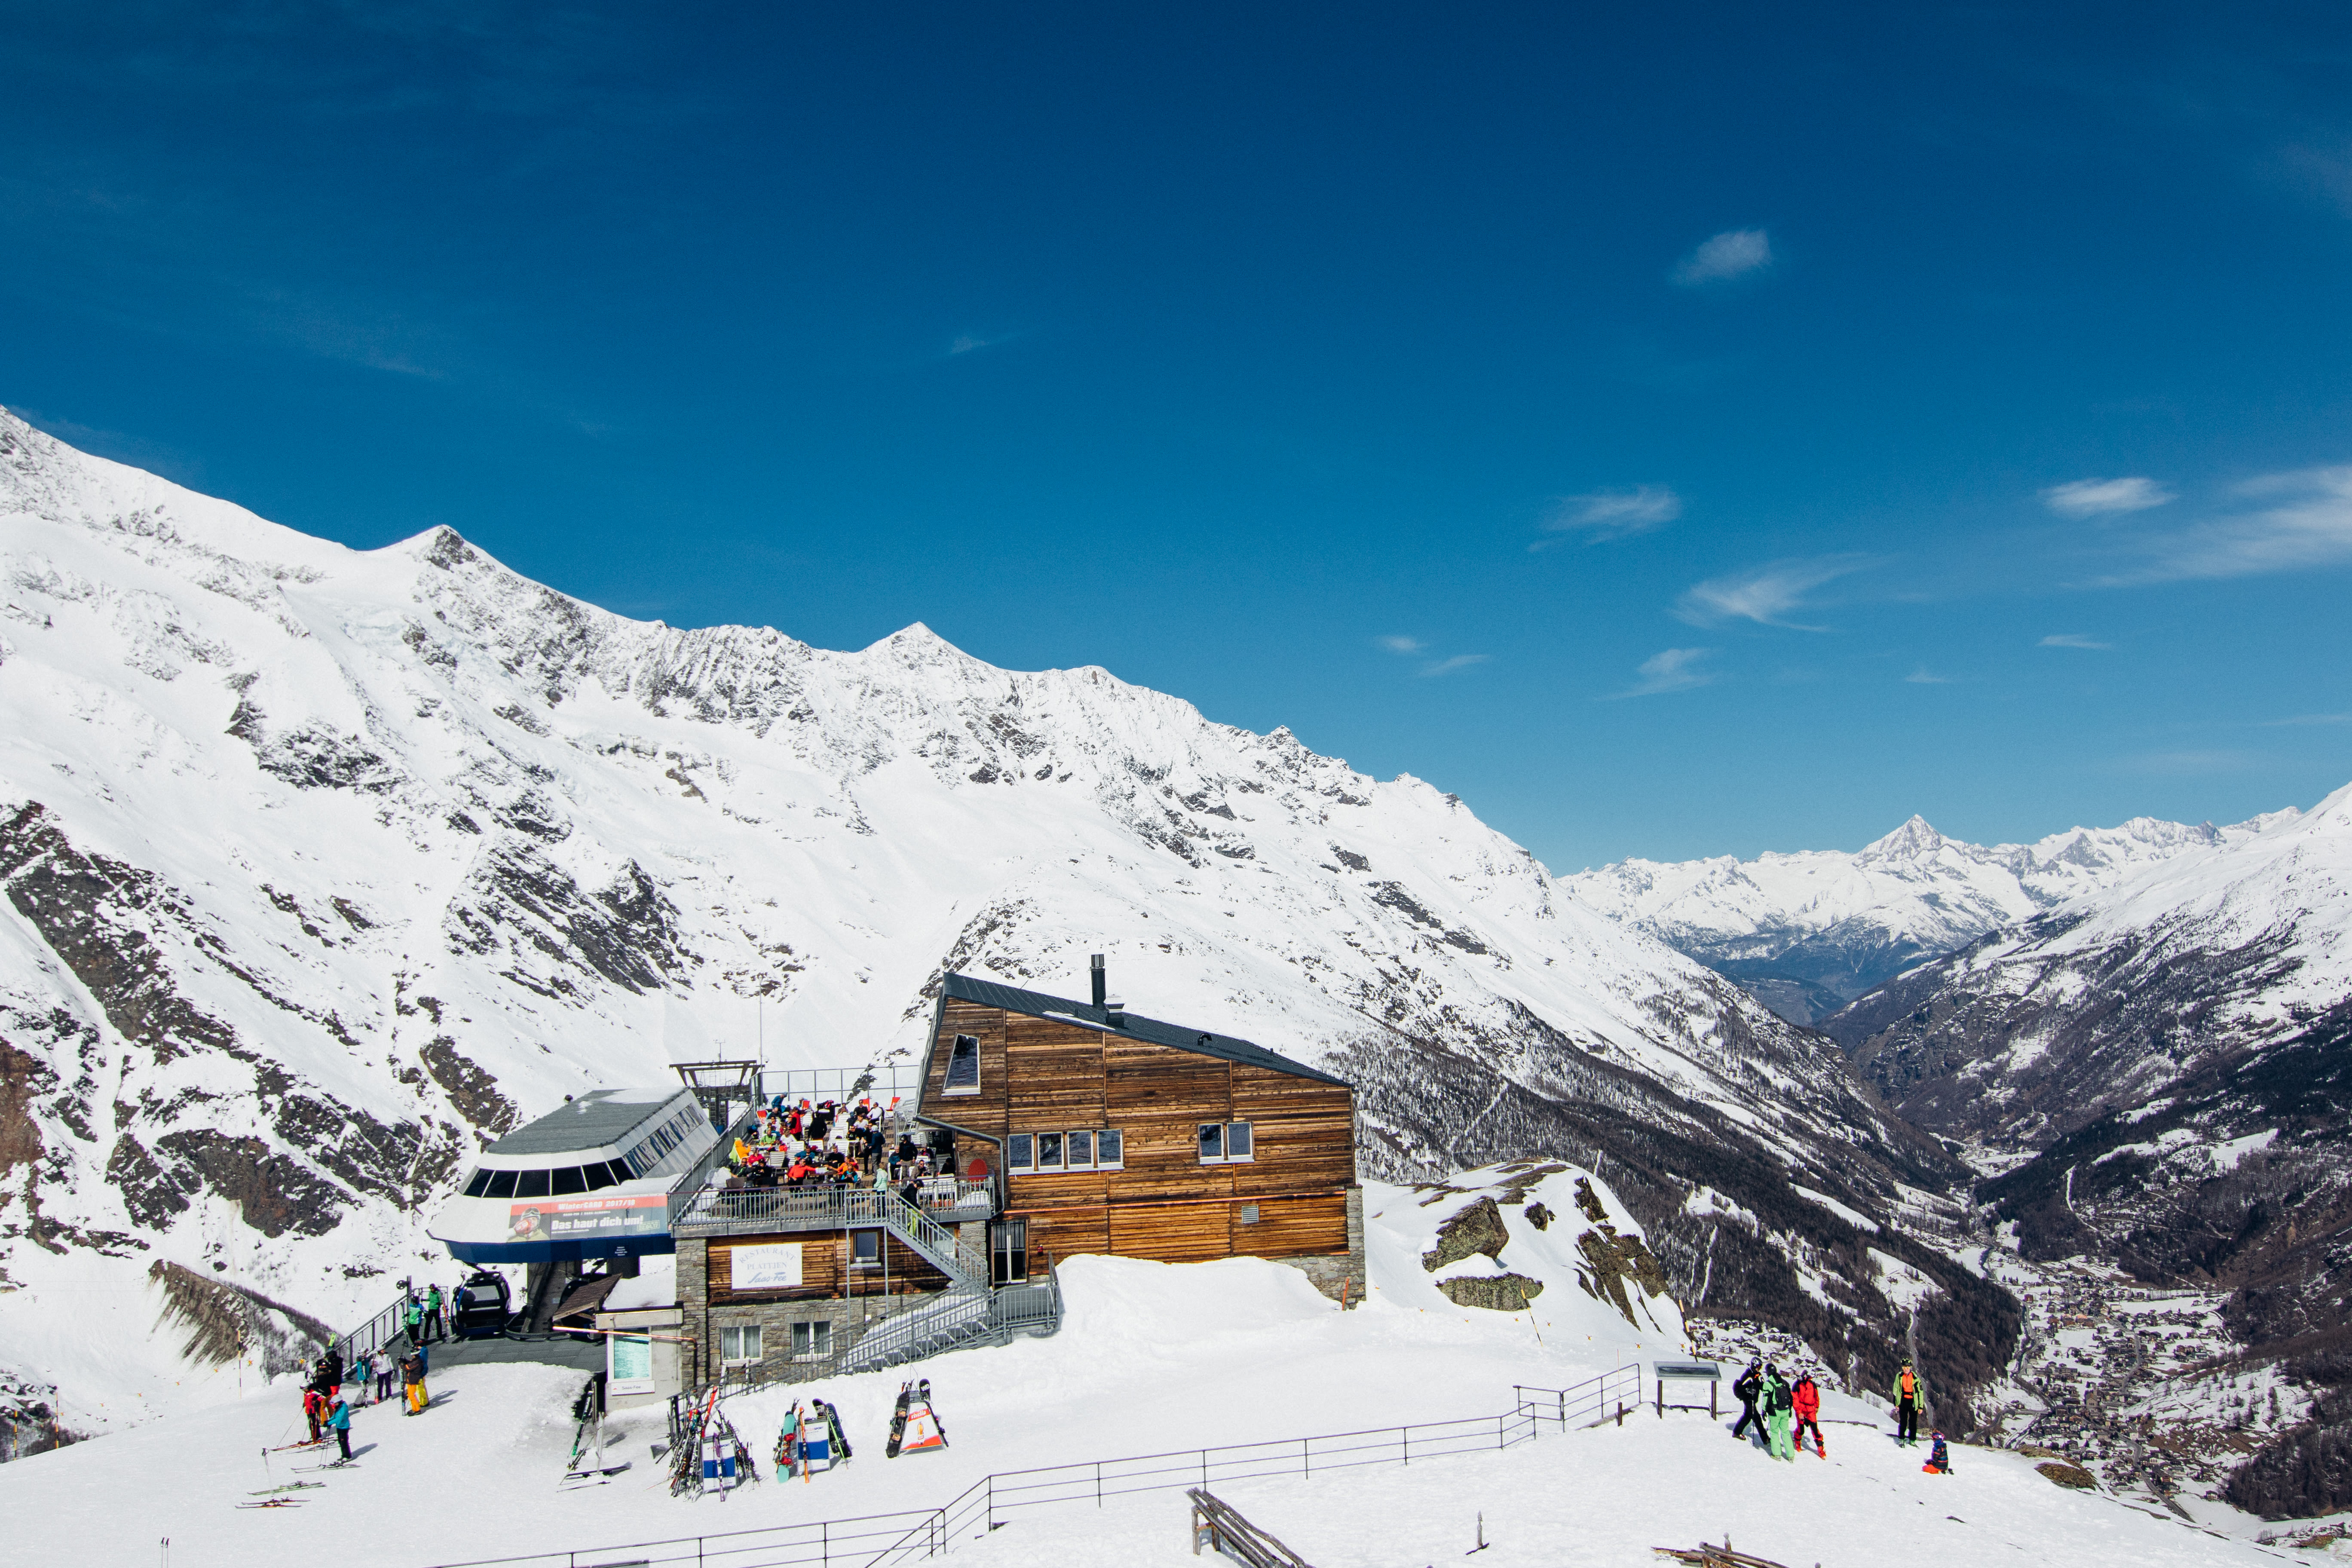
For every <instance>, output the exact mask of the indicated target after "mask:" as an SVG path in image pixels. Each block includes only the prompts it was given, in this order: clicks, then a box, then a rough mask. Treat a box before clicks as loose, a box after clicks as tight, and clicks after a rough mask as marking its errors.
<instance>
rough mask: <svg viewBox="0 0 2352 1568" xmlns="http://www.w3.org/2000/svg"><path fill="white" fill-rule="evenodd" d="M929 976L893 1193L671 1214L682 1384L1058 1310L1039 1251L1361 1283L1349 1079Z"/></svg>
mask: <svg viewBox="0 0 2352 1568" xmlns="http://www.w3.org/2000/svg"><path fill="white" fill-rule="evenodd" d="M1105 982H1106V976H1105V974H1104V972H1103V969H1102V961H1101V959H1100V958H1099V957H1097V958H1096V959H1095V960H1094V970H1093V996H1092V999H1091V1000H1090V1001H1086V1002H1079V1001H1073V1000H1069V999H1067V998H1064V997H1060V996H1054V995H1048V994H1043V993H1040V992H1034V991H1026V990H1022V989H1018V988H1016V987H1013V986H1009V985H1004V984H999V983H998V982H995V981H992V980H986V979H982V978H979V977H977V976H973V975H968V974H958V973H949V974H947V975H945V976H944V977H943V978H942V981H941V984H940V997H939V1003H938V1006H937V1009H936V1011H935V1013H934V1015H933V1019H932V1026H931V1031H930V1036H929V1043H928V1047H927V1050H926V1053H925V1057H924V1060H923V1064H922V1068H921V1076H920V1079H919V1083H918V1085H917V1089H916V1095H915V1100H914V1103H913V1105H912V1106H911V1107H908V1106H905V1105H902V1106H901V1107H900V1108H899V1113H898V1117H897V1118H896V1119H895V1121H894V1124H893V1126H892V1128H891V1135H892V1136H893V1137H894V1138H897V1139H902V1140H905V1141H906V1142H901V1143H899V1144H898V1147H900V1148H904V1147H907V1146H908V1143H913V1144H919V1145H920V1146H921V1147H922V1148H923V1149H924V1151H925V1152H926V1153H927V1154H928V1155H929V1161H928V1162H927V1163H929V1165H930V1166H931V1168H932V1170H933V1172H934V1173H933V1174H931V1175H929V1177H928V1178H926V1179H923V1180H921V1181H919V1182H910V1183H907V1184H902V1185H901V1186H898V1187H896V1188H893V1187H890V1186H888V1185H887V1184H872V1183H868V1184H862V1185H777V1186H767V1187H758V1186H734V1185H726V1186H718V1187H712V1188H709V1189H707V1190H705V1191H704V1192H702V1193H701V1194H698V1196H697V1197H696V1198H695V1200H694V1201H693V1203H692V1204H691V1205H689V1206H688V1208H687V1209H686V1210H685V1211H684V1212H682V1213H680V1214H679V1215H677V1216H676V1217H675V1218H674V1220H673V1223H672V1227H671V1228H672V1233H673V1237H674V1239H675V1245H676V1247H677V1294H678V1310H679V1323H678V1331H679V1332H680V1333H681V1335H682V1338H683V1341H684V1342H683V1344H682V1345H681V1352H682V1356H683V1359H684V1360H685V1361H686V1362H687V1363H688V1364H687V1365H686V1367H685V1368H684V1369H683V1372H684V1376H685V1378H686V1380H687V1381H688V1382H689V1383H691V1384H698V1385H700V1384H710V1383H714V1382H718V1383H735V1382H743V1383H761V1382H769V1381H774V1380H780V1379H801V1378H807V1377H814V1376H823V1375H828V1374H830V1373H835V1372H855V1371H866V1370H875V1369H878V1368H882V1367H887V1366H892V1365H896V1364H898V1363H903V1362H908V1361H912V1360H915V1359H918V1358H919V1357H922V1356H926V1355H930V1354H934V1353H937V1352H940V1351H943V1350H949V1349H954V1348H957V1347H960V1346H963V1345H969V1344H974V1343H990V1342H993V1343H1003V1342H1006V1341H1007V1340H1009V1339H1010V1338H1012V1337H1013V1336H1014V1335H1017V1334H1049V1333H1052V1332H1053V1331H1055V1329H1056V1328H1057V1327H1058V1326H1059V1324H1060V1321H1061V1292H1060V1287H1059V1284H1058V1282H1057V1280H1056V1279H1055V1270H1054V1263H1055V1259H1057V1258H1066V1257H1069V1256H1071V1255H1072V1254H1076V1253H1108V1254H1114V1255H1117V1256H1119V1257H1125V1258H1152V1259H1157V1260H1160V1261H1162V1262H1170V1263H1189V1262H1199V1261H1204V1260H1207V1259H1212V1258H1231V1257H1244V1256H1247V1257H1257V1258H1270V1259H1274V1260H1277V1261H1281V1262H1285V1263H1289V1264H1292V1265H1294V1266H1296V1267H1297V1268H1301V1269H1302V1270H1304V1271H1305V1272H1306V1273H1307V1276H1308V1278H1309V1279H1312V1280H1313V1281H1314V1282H1315V1283H1316V1285H1317V1286H1318V1288H1319V1289H1322V1290H1323V1291H1324V1292H1325V1293H1326V1294H1328V1295H1329V1296H1331V1297H1332V1298H1333V1299H1335V1300H1340V1301H1342V1302H1345V1303H1349V1304H1352V1303H1353V1302H1355V1301H1357V1300H1361V1299H1362V1295H1363V1289H1364V1250H1363V1247H1364V1244H1363V1209H1362V1198H1361V1194H1360V1190H1359V1189H1358V1187H1357V1185H1356V1169H1355V1106H1354V1095H1353V1091H1352V1090H1351V1089H1349V1086H1348V1085H1347V1084H1346V1083H1344V1082H1342V1081H1341V1080H1340V1079H1336V1078H1334V1077H1332V1076H1331V1075H1329V1074H1328V1073H1325V1072H1321V1071H1318V1069H1316V1068H1310V1067H1307V1066H1306V1065H1304V1064H1303V1063H1299V1062H1296V1061H1292V1060H1290V1059H1288V1058H1285V1057H1282V1056H1279V1055H1277V1054H1276V1053H1275V1052H1273V1051H1270V1050H1267V1049H1266V1048H1265V1047H1262V1046H1258V1045H1255V1044H1253V1043H1252V1042H1250V1041H1247V1040H1244V1039H1238V1038H1235V1037H1232V1036H1229V1035H1219V1034H1213V1033H1209V1032H1206V1031H1203V1030H1201V1029H1198V1028H1194V1027H1191V1026H1181V1025H1176V1024H1170V1023H1165V1022H1162V1021H1160V1020H1159V1019H1155V1018H1150V1017H1146V1016H1142V1015H1140V1014H1136V1013H1130V1012H1129V1011H1128V1010H1127V1009H1126V1008H1125V1007H1124V1006H1122V1005H1120V1004H1119V1003H1118V1002H1117V1001H1115V1000H1112V999H1110V998H1109V997H1108V994H1107V987H1106V983H1105Z"/></svg>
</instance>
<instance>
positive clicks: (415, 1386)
mask: <svg viewBox="0 0 2352 1568" xmlns="http://www.w3.org/2000/svg"><path fill="white" fill-rule="evenodd" d="M400 1380H401V1382H402V1383H404V1384H406V1385H407V1388H408V1409H407V1410H406V1411H405V1412H404V1414H406V1415H421V1414H423V1412H424V1409H425V1405H426V1404H427V1403H428V1401H427V1399H426V1397H425V1357H424V1355H423V1354H422V1353H421V1352H417V1351H410V1352H408V1354H407V1355H405V1356H404V1357H402V1358H401V1363H400Z"/></svg>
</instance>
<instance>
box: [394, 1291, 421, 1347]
mask: <svg viewBox="0 0 2352 1568" xmlns="http://www.w3.org/2000/svg"><path fill="white" fill-rule="evenodd" d="M400 1326H401V1327H402V1328H404V1329H405V1330H407V1331H408V1348H409V1349H411V1350H415V1348H416V1347H417V1346H418V1345H421V1344H423V1343H424V1342H425V1309H424V1308H423V1307H421V1306H419V1305H418V1304H417V1300H416V1298H415V1297H414V1296H411V1297H409V1298H408V1300H407V1301H406V1302H405V1303H404V1305H403V1306H402V1307H401V1309H400Z"/></svg>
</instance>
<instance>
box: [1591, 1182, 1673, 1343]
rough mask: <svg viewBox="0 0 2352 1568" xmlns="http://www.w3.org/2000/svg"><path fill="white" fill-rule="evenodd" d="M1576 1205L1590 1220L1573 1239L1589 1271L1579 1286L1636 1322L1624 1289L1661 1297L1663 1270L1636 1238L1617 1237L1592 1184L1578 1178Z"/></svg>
mask: <svg viewBox="0 0 2352 1568" xmlns="http://www.w3.org/2000/svg"><path fill="white" fill-rule="evenodd" d="M1576 1206H1577V1207H1578V1208H1580V1209H1582V1210H1583V1211H1584V1216H1585V1218H1587V1219H1588V1220H1590V1221H1591V1222H1592V1223H1591V1227H1590V1228H1589V1229H1587V1230H1586V1231H1585V1233H1584V1234H1583V1235H1582V1236H1580V1237H1577V1241H1576V1245H1577V1246H1578V1247H1580V1248H1581V1249H1582V1251H1583V1253H1584V1257H1585V1261H1587V1262H1588V1263H1590V1264H1591V1266H1592V1271H1591V1274H1590V1275H1589V1276H1586V1277H1585V1278H1583V1279H1581V1280H1580V1283H1581V1284H1582V1285H1583V1286H1584V1289H1585V1290H1586V1291H1587V1292H1588V1293H1590V1294H1591V1295H1594V1296H1598V1297H1600V1298H1601V1299H1602V1300H1606V1301H1608V1302H1609V1303H1610V1304H1611V1305H1612V1306H1613V1307H1615V1308H1616V1309H1617V1310H1619V1311H1620V1312H1622V1313H1623V1314H1625V1321H1627V1322H1629V1323H1632V1322H1637V1321H1639V1320H1637V1319H1636V1318H1635V1317H1634V1316H1633V1296H1632V1295H1631V1294H1629V1293H1628V1288H1629V1287H1630V1288H1631V1289H1633V1290H1637V1291H1639V1292H1641V1293H1642V1294H1643V1295H1645V1296H1656V1295H1660V1294H1663V1293H1664V1290H1665V1289H1666V1271H1665V1269H1664V1268H1662V1267H1660V1265H1659V1263H1658V1260H1657V1258H1655V1257H1654V1256H1652V1254H1651V1252H1650V1249H1649V1248H1648V1247H1645V1246H1643V1242H1642V1238H1641V1237H1638V1236H1620V1235H1618V1234H1617V1226H1616V1225H1615V1224H1614V1223H1613V1222H1612V1220H1611V1219H1610V1217H1609V1211H1608V1210H1607V1209H1606V1208H1604V1207H1603V1206H1602V1205H1601V1200H1600V1198H1599V1197H1598V1196H1596V1195H1595V1194H1594V1193H1593V1191H1592V1184H1591V1182H1589V1181H1585V1180H1581V1179H1580V1180H1579V1181H1578V1182H1577V1184H1576Z"/></svg>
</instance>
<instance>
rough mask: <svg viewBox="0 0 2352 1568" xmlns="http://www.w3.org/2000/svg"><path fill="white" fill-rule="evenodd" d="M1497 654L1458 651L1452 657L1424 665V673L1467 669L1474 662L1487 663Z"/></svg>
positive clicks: (1436, 673)
mask: <svg viewBox="0 0 2352 1568" xmlns="http://www.w3.org/2000/svg"><path fill="white" fill-rule="evenodd" d="M1494 657H1495V656H1494V655H1493V654H1490V653H1457V654H1455V655H1454V657H1453V658H1441V659H1439V660H1438V661H1437V662H1436V663H1435V664H1432V665H1428V666H1425V667H1423V669H1422V672H1421V673H1422V674H1423V675H1451V674H1453V673H1454V671H1455V670H1457V669H1467V668H1470V667H1471V666H1472V665H1474V664H1485V663H1486V662H1487V661H1488V660H1489V659H1491V658H1494Z"/></svg>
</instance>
